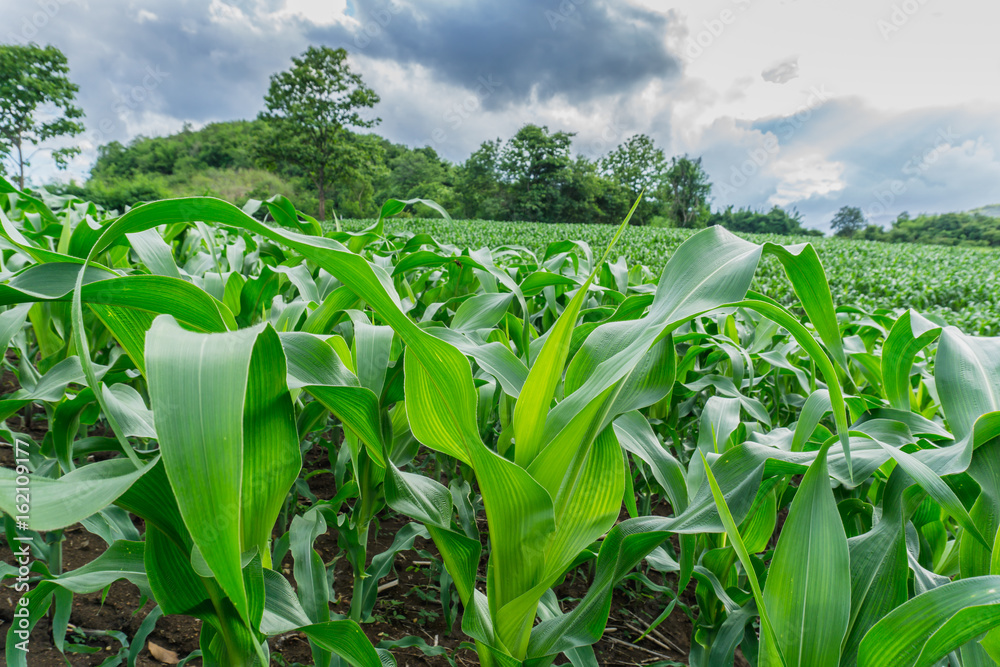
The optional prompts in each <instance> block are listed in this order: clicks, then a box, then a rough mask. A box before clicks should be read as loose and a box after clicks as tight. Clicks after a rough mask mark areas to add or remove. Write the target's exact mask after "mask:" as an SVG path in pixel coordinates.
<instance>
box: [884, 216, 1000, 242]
mask: <svg viewBox="0 0 1000 667" xmlns="http://www.w3.org/2000/svg"><path fill="white" fill-rule="evenodd" d="M881 238H882V240H885V241H889V242H891V243H900V242H903V243H932V244H935V245H961V246H994V247H996V246H1000V218H996V217H993V216H990V215H986V214H985V213H976V212H972V213H940V214H926V213H922V214H920V215H918V216H917V217H915V218H910V217H909V215H907V214H906V213H903V214H901V215H900V216H899V217H897V218H896V220H895V221H894V222H893V223H892V228H891V229H890V230H889V231H888V232H885V233H884V234H882V235H881Z"/></svg>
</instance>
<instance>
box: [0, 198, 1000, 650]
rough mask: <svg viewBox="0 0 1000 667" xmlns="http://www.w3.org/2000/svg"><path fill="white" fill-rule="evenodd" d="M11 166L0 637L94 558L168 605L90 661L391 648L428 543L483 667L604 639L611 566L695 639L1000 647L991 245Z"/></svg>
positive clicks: (769, 644) (756, 646) (59, 595)
mask: <svg viewBox="0 0 1000 667" xmlns="http://www.w3.org/2000/svg"><path fill="white" fill-rule="evenodd" d="M0 191H2V198H0V223H2V231H0V236H2V239H0V246H2V254H0V258H2V266H0V271H2V286H0V296H2V304H0V305H2V306H3V308H4V310H3V311H2V312H0V340H2V342H3V345H4V347H5V349H6V355H5V359H4V377H5V378H6V379H7V381H6V383H5V385H4V386H5V387H7V386H8V385H9V386H10V388H11V390H10V391H8V390H7V389H6V388H5V389H4V391H5V392H7V393H4V394H3V395H2V396H0V406H2V416H3V418H4V419H5V422H4V426H2V427H0V439H2V440H3V442H5V443H7V444H8V445H9V447H8V446H5V447H4V448H3V449H5V450H7V452H8V454H9V453H13V454H14V456H7V458H5V459H4V461H5V465H4V467H3V468H0V509H2V510H3V512H4V521H5V535H6V541H7V545H8V547H9V550H10V551H11V552H15V553H17V552H18V550H19V549H21V545H24V544H30V545H31V553H32V557H31V559H30V560H31V565H30V568H29V569H30V572H28V574H27V576H26V577H25V576H24V571H23V570H19V568H18V567H17V565H12V564H11V563H12V562H13V561H10V560H8V562H7V563H6V564H3V565H0V577H2V579H3V582H4V587H5V591H4V593H5V594H8V595H10V597H11V599H12V600H14V602H15V603H16V604H15V606H16V608H17V612H12V614H11V615H10V618H11V625H10V627H9V628H8V629H7V630H6V633H7V634H6V652H5V655H6V660H7V664H9V665H31V664H33V663H32V657H31V653H30V652H28V653H25V652H24V651H23V650H21V649H20V648H19V645H22V644H23V643H24V642H25V641H26V639H27V638H28V636H29V632H30V630H31V628H33V627H34V626H35V625H36V624H37V623H38V622H39V620H40V619H42V618H43V617H47V618H50V619H51V627H52V630H53V635H54V636H53V642H54V643H55V645H56V646H57V647H59V648H60V650H62V648H63V647H64V646H66V642H67V639H66V633H67V629H68V625H67V624H68V620H67V619H69V617H70V614H71V610H72V608H73V604H74V596H78V595H85V594H89V593H93V592H95V591H102V590H105V589H106V588H107V587H108V586H109V585H111V584H112V583H113V582H116V581H119V580H126V581H128V582H130V583H131V584H132V585H134V586H136V587H137V588H138V589H139V590H140V591H141V593H142V594H143V595H144V596H146V597H148V598H149V599H150V600H152V601H153V602H154V603H155V605H156V609H157V611H156V613H155V615H154V614H150V616H151V617H152V621H151V623H150V624H149V626H150V627H146V625H147V624H146V623H144V624H143V632H144V633H145V634H144V635H143V636H142V637H139V636H137V637H129V638H126V639H127V641H126V642H124V643H123V645H122V649H121V650H120V651H119V652H118V653H116V654H114V655H110V656H109V657H108V658H107V660H106V661H105V662H104V663H102V664H107V665H117V664H123V665H124V664H127V665H134V664H136V660H137V654H138V651H139V649H140V648H141V646H142V639H143V637H145V636H148V634H149V632H150V631H151V628H152V625H155V623H156V620H157V618H159V617H160V616H165V615H183V616H190V617H194V618H196V619H199V620H200V621H201V625H200V628H201V630H200V637H199V640H198V645H199V649H198V651H196V652H195V653H194V654H192V655H191V656H188V657H187V658H185V661H186V660H201V661H202V664H204V665H222V666H234V667H236V666H240V667H242V666H246V667H250V666H252V665H265V664H272V661H274V662H273V664H287V662H281V661H280V660H279V658H280V654H279V652H278V651H277V649H275V639H274V638H276V637H280V636H284V635H287V634H288V633H293V632H294V633H301V635H303V636H304V637H305V638H306V639H307V641H308V642H309V646H310V651H311V659H312V663H311V664H314V665H317V666H320V667H330V666H334V665H336V666H339V665H344V664H350V665H355V666H360V667H379V666H381V665H394V664H396V658H394V656H393V651H394V649H398V647H399V646H401V645H402V644H401V643H400V642H396V644H395V645H393V644H392V642H388V643H383V642H376V644H373V643H372V639H371V638H370V637H369V635H367V634H366V633H365V625H366V624H369V623H370V622H371V620H372V617H373V613H374V610H375V609H376V607H377V605H378V604H379V598H380V595H385V592H384V591H380V588H381V584H384V583H385V581H386V580H387V577H389V576H390V574H391V572H392V571H393V568H394V567H395V565H394V563H395V562H396V559H397V557H398V556H399V554H400V553H403V552H406V551H408V550H411V549H414V548H415V547H414V541H415V540H417V539H421V540H423V541H424V543H426V544H428V545H430V544H431V543H432V544H433V547H434V551H433V557H434V558H436V559H439V561H440V572H441V575H440V580H439V593H440V597H441V603H442V606H443V611H442V613H444V614H445V615H448V614H452V613H454V614H456V617H455V619H454V620H455V624H456V627H460V631H461V633H462V634H463V635H464V638H465V640H466V641H467V642H469V646H471V647H473V648H474V650H475V654H476V655H477V656H478V660H479V662H480V664H483V665H488V666H496V667H513V666H516V665H525V666H532V667H534V666H539V667H540V666H545V665H551V664H572V665H574V666H575V667H584V666H586V667H589V666H591V665H596V664H599V661H598V658H597V654H596V653H595V650H594V648H593V647H594V645H595V644H597V643H598V642H599V641H601V640H602V638H603V637H604V636H605V635H606V632H605V631H606V628H607V625H608V619H609V615H611V614H612V613H614V612H615V606H614V605H613V599H615V594H616V591H619V592H620V591H621V590H622V588H623V587H627V588H628V589H629V590H630V591H635V590H637V589H638V590H640V591H641V593H640V594H642V595H645V596H647V597H649V598H651V599H653V600H655V602H656V604H658V605H659V607H658V608H659V609H660V610H661V612H662V613H660V614H659V615H658V617H657V618H655V619H647V622H646V623H645V627H642V628H640V629H641V630H642V631H643V632H642V636H643V637H645V636H647V635H648V636H654V637H655V636H656V633H657V627H658V626H660V624H661V623H663V622H664V621H665V619H667V618H668V617H669V616H670V615H671V614H672V613H675V612H677V611H678V610H680V611H682V612H683V614H684V615H686V617H687V618H688V619H689V622H690V626H691V637H690V651H689V655H688V656H686V660H687V664H690V665H694V666H698V667H702V666H706V667H707V666H715V665H732V664H734V661H737V660H739V661H743V662H741V663H739V664H751V665H760V666H785V667H806V666H809V667H813V666H815V667H825V666H830V667H835V666H837V665H845V666H853V665H859V666H862V667H881V666H884V667H898V666H935V665H951V666H967V667H971V666H973V665H975V666H980V665H995V664H997V663H998V662H1000V629H998V628H1000V531H998V528H1000V338H991V337H987V336H984V335H982V334H996V333H998V331H1000V330H998V326H997V322H998V316H997V309H996V305H997V304H996V300H997V294H998V287H997V267H998V266H1000V262H998V261H997V259H998V258H997V256H996V255H995V254H990V253H988V252H979V251H974V250H965V249H963V250H961V251H959V250H955V251H954V253H955V254H950V253H952V252H953V251H952V249H940V248H938V249H934V251H933V252H935V253H938V254H937V257H938V258H939V259H937V260H931V259H929V255H928V254H927V253H929V252H931V251H930V250H927V249H925V248H922V247H912V248H911V247H905V248H897V247H891V248H889V250H881V249H880V246H878V245H877V244H852V243H845V242H830V241H824V240H820V241H819V242H818V243H817V244H816V245H815V246H814V245H811V244H809V243H796V244H793V245H783V244H782V243H783V242H787V239H780V238H779V237H769V238H767V239H750V240H748V239H744V238H740V237H737V236H735V235H733V234H731V233H729V232H727V231H725V230H724V229H722V228H718V227H713V228H709V229H706V230H702V231H699V232H697V233H693V234H681V233H679V232H673V231H663V232H659V231H657V230H638V229H635V228H630V227H629V225H628V220H625V221H623V224H622V226H621V227H619V228H617V229H611V228H597V229H595V228H584V227H582V226H568V225H567V226H560V227H558V228H557V229H556V228H553V229H548V230H546V229H543V228H542V227H540V226H525V227H523V228H522V227H520V226H516V225H509V224H504V225H497V226H491V225H490V224H488V223H476V222H466V223H452V222H450V221H449V220H448V219H446V218H447V214H446V213H445V212H444V211H443V210H442V211H441V213H442V215H443V216H444V217H445V219H443V220H442V221H439V222H436V221H411V220H405V219H398V218H396V219H394V216H397V215H398V214H399V213H401V212H402V211H403V210H404V208H405V206H406V205H407V204H411V203H414V202H402V201H396V200H390V201H388V202H386V204H385V205H384V206H383V207H382V210H381V215H380V217H379V218H378V219H377V220H374V221H371V224H370V225H367V226H364V225H361V224H357V223H349V224H345V225H343V227H342V228H339V227H338V228H336V229H324V227H323V226H322V225H321V224H320V223H319V222H318V221H316V220H314V219H312V218H310V217H309V216H307V215H304V214H302V213H300V212H298V211H296V209H295V208H294V205H293V204H292V203H291V202H290V201H288V200H287V199H285V198H283V197H280V196H278V197H274V198H272V199H271V200H268V201H266V202H251V203H250V204H248V205H247V206H246V207H244V209H243V210H240V209H238V208H236V207H234V206H232V205H230V204H227V203H225V202H222V201H221V200H217V199H212V198H187V199H176V200H165V201H158V202H152V203H148V204H143V205H140V206H137V207H135V208H132V209H131V210H129V211H128V212H127V213H125V214H123V215H116V214H109V213H108V212H106V211H103V210H101V209H99V208H97V207H95V206H94V205H93V204H88V203H86V202H82V201H79V200H75V199H68V198H67V199H50V200H47V201H42V200H40V199H37V198H35V197H33V196H30V195H28V194H25V193H22V192H19V191H18V190H16V189H15V188H13V187H12V186H10V185H9V184H8V183H6V182H5V181H0ZM427 205H431V206H433V204H431V203H427ZM580 238H583V240H578V239H580ZM892 253H896V254H892ZM626 257H627V259H626ZM866 258H877V259H878V261H876V260H874V259H873V260H871V261H870V262H869V261H868V260H866ZM879 261H880V262H883V264H884V266H883V265H880V264H878V262H879ZM923 261H932V262H933V265H932V266H930V267H924V269H925V270H924V273H922V274H921V273H919V272H917V271H916V270H915V267H916V266H917V265H918V264H920V262H923ZM824 265H825V266H826V268H824ZM831 267H832V268H831ZM920 276H924V277H923V278H921V277H920ZM956 324H957V325H958V326H955V325H956ZM37 422H42V423H43V425H44V428H43V429H37V428H36V429H33V430H29V429H27V428H24V427H25V426H26V425H27V424H29V423H37ZM19 426H20V427H21V428H19ZM40 430H41V431H44V433H43V434H41V435H38V434H39V432H40ZM319 448H325V449H327V450H328V452H329V461H330V464H331V467H332V468H331V470H326V471H322V474H330V475H333V477H334V478H335V480H336V484H337V486H336V493H335V495H334V496H333V497H332V498H329V499H324V500H319V499H316V498H315V497H310V493H309V486H308V483H307V482H308V481H309V478H310V476H311V475H313V474H315V472H314V471H309V470H306V469H305V468H304V466H303V461H304V460H305V458H306V457H307V456H308V454H309V453H310V452H311V451H313V450H316V449H319ZM387 516H398V517H405V518H406V524H405V526H404V527H403V528H402V529H401V530H399V531H398V532H397V534H396V535H395V537H394V539H393V541H392V546H391V548H389V549H388V550H387V551H385V552H382V553H370V548H371V546H372V544H373V543H374V540H373V536H374V533H375V532H377V530H378V526H379V525H380V523H381V521H383V520H384V519H385V517H387ZM140 520H141V521H140ZM78 524H82V526H83V527H84V529H86V530H87V531H88V532H89V533H91V534H93V535H94V536H95V539H96V540H100V541H102V542H103V543H106V548H105V550H104V551H103V553H102V554H101V555H100V556H99V557H97V558H96V559H95V560H93V561H92V562H90V563H88V564H86V565H84V566H82V567H80V568H77V569H73V570H69V571H66V570H64V568H63V567H62V560H63V557H64V554H63V552H62V548H61V544H62V542H63V537H64V531H66V530H67V529H69V528H70V527H71V526H76V525H78ZM329 534H334V535H336V539H337V544H338V545H339V546H340V548H341V554H340V555H339V556H338V558H343V559H344V560H345V561H346V562H347V563H349V565H350V568H351V571H352V573H353V586H352V587H351V588H352V589H351V590H349V591H339V592H338V593H339V595H340V596H342V597H343V598H345V599H349V603H348V604H346V605H344V606H343V607H341V606H339V605H337V604H335V602H336V600H335V598H334V595H333V591H331V585H330V572H331V568H332V567H333V564H332V563H331V562H328V561H325V560H324V559H323V558H322V557H321V556H320V554H319V553H318V551H317V549H316V547H315V545H316V543H317V540H320V539H323V536H325V535H329ZM289 557H290V558H291V561H292V563H293V567H292V568H291V569H290V570H289V571H286V570H283V569H282V568H281V567H280V566H279V564H280V563H282V562H287V561H288V559H289ZM19 577H20V579H19ZM567 577H583V578H584V579H585V580H586V585H587V588H586V592H585V594H583V595H582V596H581V597H579V598H577V599H572V600H570V599H560V598H559V596H558V595H557V594H556V589H557V588H558V587H559V586H560V585H561V584H562V583H563V582H564V581H566V579H567ZM22 579H23V580H24V583H25V584H26V585H25V586H21V587H19V584H20V583H21V580H22ZM446 597H448V598H449V599H451V600H453V602H446V601H445V598H446ZM332 608H333V609H332ZM22 609H23V610H24V612H23V615H22V614H21V610H22ZM105 630H109V629H108V628H105ZM127 642H131V646H130V647H129V646H127V645H126V644H127ZM419 642H420V643H421V644H422V645H423V646H425V647H427V648H428V649H431V648H434V647H430V646H428V645H427V643H426V642H424V641H423V640H419ZM415 643H416V641H414V642H411V643H410V645H413V644H415ZM380 644H381V645H380ZM436 653H440V652H436ZM647 657H648V656H647ZM445 659H447V660H449V661H450V662H451V664H456V663H455V662H454V660H453V659H452V658H451V657H449V656H445ZM192 664H197V663H192ZM644 664H653V663H651V662H646V663H644ZM656 664H661V665H667V664H679V663H670V662H665V661H660V662H659V663H656Z"/></svg>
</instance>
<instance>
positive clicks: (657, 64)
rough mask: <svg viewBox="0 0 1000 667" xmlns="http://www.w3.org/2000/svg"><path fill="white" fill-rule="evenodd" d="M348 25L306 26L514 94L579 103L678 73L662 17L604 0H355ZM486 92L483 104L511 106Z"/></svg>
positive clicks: (377, 53) (377, 54)
mask: <svg viewBox="0 0 1000 667" xmlns="http://www.w3.org/2000/svg"><path fill="white" fill-rule="evenodd" d="M354 5H355V8H356V13H355V16H354V18H355V21H354V22H344V23H340V24H337V25H334V26H330V27H316V28H313V29H311V30H308V31H307V35H308V36H309V37H310V39H312V40H313V41H322V42H324V43H328V44H331V45H334V46H344V47H346V48H348V49H350V50H352V51H353V52H354V53H357V54H363V55H364V56H365V57H367V58H371V59H376V60H384V61H389V62H393V63H397V64H403V63H405V64H407V65H419V66H421V67H424V68H427V69H428V70H430V71H433V72H434V73H435V75H436V76H437V77H439V78H441V80H443V81H444V82H446V83H449V84H452V85H456V86H460V87H465V88H472V87H474V86H475V85H476V84H477V82H478V80H479V78H480V77H484V76H492V77H493V78H494V79H497V80H499V81H502V82H503V85H505V86H507V87H508V88H509V90H510V91H511V93H512V96H513V98H515V99H516V100H518V101H528V100H537V101H541V102H545V101H548V100H552V99H553V98H555V97H557V96H558V97H560V98H561V99H565V100H566V101H568V102H569V103H574V104H575V103H581V102H586V101H588V100H592V99H594V98H595V97H600V96H603V95H608V94H619V93H628V92H633V91H636V90H639V89H641V88H642V87H643V86H645V85H646V84H647V83H648V82H650V81H652V80H657V79H670V78H676V77H678V76H679V74H680V70H679V65H678V61H677V59H676V58H675V57H674V56H673V55H671V54H670V53H669V51H668V50H667V46H666V41H665V35H666V33H667V30H668V26H669V20H670V19H669V17H668V15H666V14H663V13H660V12H657V11H654V10H651V9H645V8H641V7H638V6H633V5H630V4H628V3H621V2H611V0H564V1H563V2H554V1H549V2H541V3H539V2H537V0H510V1H508V2H502V3H501V2H489V3H471V2H466V3H459V2H454V1H453V2H440V3H420V4H418V3H409V4H404V3H401V2H399V1H398V0H397V1H396V2H392V3H389V4H385V3H382V2H380V1H378V0H374V1H373V0H356V1H355V3H354ZM509 103H510V101H509V100H508V101H501V100H499V99H494V98H491V99H489V100H486V101H485V103H484V106H486V107H496V106H498V105H504V104H509Z"/></svg>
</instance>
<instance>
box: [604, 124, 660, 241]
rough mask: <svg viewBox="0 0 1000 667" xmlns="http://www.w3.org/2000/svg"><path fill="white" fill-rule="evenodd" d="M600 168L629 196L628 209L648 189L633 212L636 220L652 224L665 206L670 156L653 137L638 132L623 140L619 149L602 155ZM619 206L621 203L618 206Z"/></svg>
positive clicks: (639, 223)
mask: <svg viewBox="0 0 1000 667" xmlns="http://www.w3.org/2000/svg"><path fill="white" fill-rule="evenodd" d="M599 165H600V171H601V173H602V174H603V175H604V176H606V177H607V178H608V179H609V180H610V181H612V184H614V185H617V186H618V187H619V188H620V190H621V191H622V194H623V195H624V198H625V200H627V201H624V202H622V203H623V204H624V206H625V210H626V211H628V209H629V208H631V205H632V202H634V201H635V199H636V198H637V197H638V196H639V193H644V194H643V198H642V201H641V202H640V203H639V207H638V208H637V209H636V211H635V214H634V215H633V216H632V220H633V223H634V224H637V225H642V224H648V223H649V222H650V220H651V219H652V218H653V217H654V216H656V215H659V214H660V213H661V212H662V209H663V207H664V203H665V202H664V198H665V195H666V187H665V183H664V178H665V176H666V172H667V158H666V156H665V155H664V154H663V150H662V149H660V148H657V147H656V145H655V144H654V143H653V140H652V139H651V138H650V137H649V136H647V135H645V134H637V135H634V136H632V137H629V138H628V139H627V140H625V141H624V142H622V143H621V144H620V145H619V146H618V147H617V148H616V149H614V150H613V151H611V152H610V153H608V154H607V155H606V156H605V157H603V158H601V160H600V162H599ZM616 208H617V207H616Z"/></svg>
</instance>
